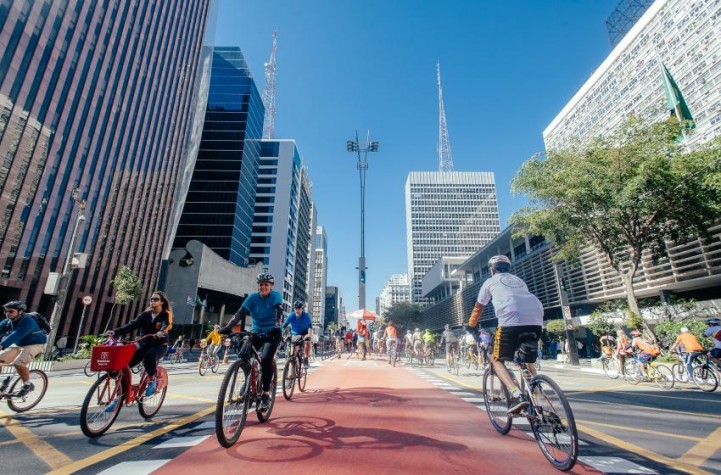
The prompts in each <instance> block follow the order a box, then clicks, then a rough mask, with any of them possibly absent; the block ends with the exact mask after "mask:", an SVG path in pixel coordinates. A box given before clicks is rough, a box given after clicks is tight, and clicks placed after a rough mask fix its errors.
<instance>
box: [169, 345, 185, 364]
mask: <svg viewBox="0 0 721 475" xmlns="http://www.w3.org/2000/svg"><path fill="white" fill-rule="evenodd" d="M182 362H183V350H182V348H170V349H169V350H168V363H170V364H176V363H182Z"/></svg>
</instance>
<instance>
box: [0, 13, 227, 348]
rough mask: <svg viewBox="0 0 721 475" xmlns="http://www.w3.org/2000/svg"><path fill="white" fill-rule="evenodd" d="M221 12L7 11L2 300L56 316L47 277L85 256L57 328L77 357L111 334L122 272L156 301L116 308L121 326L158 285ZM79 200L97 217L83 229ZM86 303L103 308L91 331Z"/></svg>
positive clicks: (0, 175)
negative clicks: (82, 347)
mask: <svg viewBox="0 0 721 475" xmlns="http://www.w3.org/2000/svg"><path fill="white" fill-rule="evenodd" d="M210 6H211V2H210V1H209V0H187V1H182V2H181V1H166V2H92V1H86V2H60V1H58V2H39V1H38V2H32V1H22V2H3V4H2V7H0V19H1V21H0V45H2V47H0V155H1V156H2V163H1V164H0V209H2V218H0V273H1V274H0V300H2V301H3V302H5V301H8V300H13V299H21V300H25V301H27V302H28V304H29V306H30V307H31V308H32V309H34V310H37V311H39V312H41V313H43V314H44V315H47V316H50V315H51V313H52V310H53V303H54V302H53V297H52V296H50V295H44V294H43V289H44V287H45V285H46V281H47V280H48V275H49V273H51V272H62V271H63V266H64V263H65V261H66V258H67V256H68V255H69V254H70V252H71V251H70V249H71V246H72V248H73V249H72V250H73V251H75V252H82V253H85V254H87V255H88V256H89V258H88V263H87V266H86V267H85V268H84V269H79V270H77V271H75V272H74V273H73V274H72V277H71V279H70V281H69V286H68V293H67V298H66V300H65V305H64V312H63V313H62V315H57V316H56V321H59V327H58V333H57V335H58V336H64V335H68V336H69V337H70V339H69V342H68V346H71V345H72V344H73V343H74V337H75V335H77V334H89V333H93V334H97V333H99V332H100V331H102V330H103V329H104V328H105V327H106V326H107V325H108V323H109V322H108V318H109V317H110V315H111V308H112V307H113V290H112V286H111V281H112V279H113V278H114V277H115V275H116V274H117V271H118V269H119V268H120V267H121V266H123V265H126V266H128V267H130V268H131V269H132V270H133V272H134V273H135V274H136V275H137V276H138V277H139V278H140V280H141V281H142V282H143V288H144V289H145V291H146V293H145V294H144V295H143V296H142V297H141V299H139V300H138V301H136V302H134V303H133V304H131V305H126V306H119V307H118V308H116V309H115V318H114V320H115V321H114V322H112V324H113V325H115V324H119V323H123V322H124V321H127V320H128V319H129V318H130V317H131V316H134V315H136V314H137V313H139V310H140V309H141V308H144V307H145V305H146V304H147V292H149V291H152V290H153V288H154V287H155V286H156V284H157V283H158V275H159V269H160V262H161V260H162V259H163V258H166V257H167V256H168V254H169V252H170V245H169V243H170V242H172V236H173V231H174V227H175V224H176V218H175V216H176V215H175V214H174V206H175V203H176V202H177V201H178V200H180V201H182V197H183V196H184V194H185V190H186V187H187V184H188V180H187V178H188V177H187V176H186V171H187V170H188V169H191V170H192V167H193V164H194V161H195V154H196V152H197V148H198V143H199V139H200V134H199V132H200V130H202V127H201V125H202V121H203V116H204V112H205V98H206V97H207V94H204V93H203V92H204V90H206V88H207V81H208V73H209V69H208V67H207V64H208V59H209V52H210V50H209V49H208V48H207V44H206V42H205V39H206V38H207V37H208V36H209V37H210V38H212V37H213V33H214V32H212V31H209V32H208V31H206V25H212V16H213V14H212V13H213V12H212V9H211V8H210ZM206 35H207V36H206ZM73 189H75V190H78V191H77V193H76V195H75V196H76V197H77V200H78V201H80V202H81V203H82V201H85V202H86V204H87V207H86V208H85V213H84V218H85V219H84V220H83V219H80V217H79V206H78V204H76V201H75V200H74V199H73V197H71V194H70V190H73ZM76 224H78V227H77V230H78V231H77V236H76V234H75V232H74V230H75V229H76V226H75V225H76ZM71 243H72V244H71ZM83 295H91V296H92V297H93V303H92V304H91V305H90V306H89V307H88V308H87V314H86V315H85V320H84V325H83V328H80V320H81V315H82V313H83V308H84V307H83V305H82V303H81V298H82V296H83Z"/></svg>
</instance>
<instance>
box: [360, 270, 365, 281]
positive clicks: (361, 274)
mask: <svg viewBox="0 0 721 475" xmlns="http://www.w3.org/2000/svg"><path fill="white" fill-rule="evenodd" d="M360 281H361V282H362V283H363V284H365V283H366V271H364V270H362V271H360Z"/></svg>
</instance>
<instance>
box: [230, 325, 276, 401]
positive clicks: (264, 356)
mask: <svg viewBox="0 0 721 475" xmlns="http://www.w3.org/2000/svg"><path fill="white" fill-rule="evenodd" d="M281 339H282V337H281V333H280V329H278V328H274V329H273V330H271V331H270V332H268V333H267V334H266V333H253V334H251V338H250V339H248V340H246V343H245V344H244V345H243V348H241V350H240V353H239V356H240V358H249V357H250V354H249V352H250V348H248V346H247V345H248V343H249V342H250V341H252V342H253V347H254V348H255V350H256V351H257V352H258V353H259V354H260V360H261V363H260V364H261V366H260V367H261V373H262V375H261V376H262V378H261V383H262V384H263V391H268V390H269V389H270V381H271V380H272V379H273V363H274V360H273V357H274V356H275V352H276V350H277V349H278V345H280V341H281Z"/></svg>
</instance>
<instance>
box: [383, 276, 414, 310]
mask: <svg viewBox="0 0 721 475" xmlns="http://www.w3.org/2000/svg"><path fill="white" fill-rule="evenodd" d="M410 301H411V286H410V284H409V282H408V274H393V275H391V278H390V279H388V282H386V285H385V286H384V287H383V290H382V291H381V294H380V296H379V297H378V313H379V314H380V316H384V315H385V312H386V311H387V310H388V309H389V308H390V307H391V306H392V305H393V304H395V303H398V302H410Z"/></svg>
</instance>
